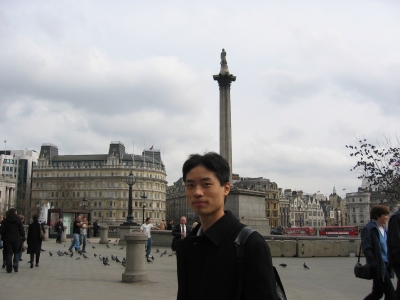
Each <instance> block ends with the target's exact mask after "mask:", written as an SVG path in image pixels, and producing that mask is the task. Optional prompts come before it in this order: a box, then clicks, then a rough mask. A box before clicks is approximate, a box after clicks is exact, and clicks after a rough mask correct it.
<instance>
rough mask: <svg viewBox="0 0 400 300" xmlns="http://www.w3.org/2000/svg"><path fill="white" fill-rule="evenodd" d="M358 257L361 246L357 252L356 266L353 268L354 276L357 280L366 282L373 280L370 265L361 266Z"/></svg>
mask: <svg viewBox="0 0 400 300" xmlns="http://www.w3.org/2000/svg"><path fill="white" fill-rule="evenodd" d="M360 256H361V245H360V251H358V260H357V263H356V265H355V266H354V275H355V276H356V277H357V278H361V279H367V280H371V279H373V274H372V272H371V265H370V264H368V263H367V264H365V265H362V264H361V263H360Z"/></svg>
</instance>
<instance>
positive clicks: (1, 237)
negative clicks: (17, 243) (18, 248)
mask: <svg viewBox="0 0 400 300" xmlns="http://www.w3.org/2000/svg"><path fill="white" fill-rule="evenodd" d="M7 213H8V211H6V212H5V214H4V218H3V216H1V222H0V239H1V244H2V248H3V265H2V266H1V267H2V268H3V269H4V268H5V267H6V265H7V248H6V242H5V237H4V236H2V235H1V231H2V230H1V228H2V227H3V226H4V225H3V224H4V220H5V219H6V217H7Z"/></svg>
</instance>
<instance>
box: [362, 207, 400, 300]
mask: <svg viewBox="0 0 400 300" xmlns="http://www.w3.org/2000/svg"><path fill="white" fill-rule="evenodd" d="M389 212H390V211H389V209H388V208H387V206H385V205H374V206H372V208H371V211H370V221H369V222H368V223H367V225H365V227H364V229H363V231H362V233H361V246H362V249H363V252H364V255H365V258H366V260H367V263H368V264H370V266H371V269H372V272H373V274H374V278H373V281H372V292H371V293H370V294H369V295H368V296H366V297H365V298H364V300H374V299H376V300H378V299H381V298H382V296H383V294H385V299H387V300H392V299H394V297H395V294H394V288H393V284H392V281H391V280H390V278H393V271H391V269H390V266H389V260H388V251H387V233H386V228H385V225H384V224H385V223H386V222H387V220H388V219H389Z"/></svg>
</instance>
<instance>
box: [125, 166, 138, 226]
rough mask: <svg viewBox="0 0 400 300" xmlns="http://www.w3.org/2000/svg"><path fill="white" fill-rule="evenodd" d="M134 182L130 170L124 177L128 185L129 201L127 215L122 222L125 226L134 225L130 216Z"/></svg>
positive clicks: (134, 179)
mask: <svg viewBox="0 0 400 300" xmlns="http://www.w3.org/2000/svg"><path fill="white" fill-rule="evenodd" d="M135 182H136V178H135V176H133V174H132V171H131V172H130V173H129V175H128V176H127V177H126V183H127V184H128V185H129V202H128V216H127V217H126V221H125V222H124V223H123V225H125V226H129V225H136V222H133V216H132V185H134V184H135Z"/></svg>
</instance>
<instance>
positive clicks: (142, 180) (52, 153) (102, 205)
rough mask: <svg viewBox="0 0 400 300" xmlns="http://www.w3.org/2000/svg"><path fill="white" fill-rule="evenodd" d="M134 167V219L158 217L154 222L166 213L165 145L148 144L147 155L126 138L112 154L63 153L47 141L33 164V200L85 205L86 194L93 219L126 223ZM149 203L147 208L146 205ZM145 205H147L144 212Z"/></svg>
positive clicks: (56, 204) (111, 149)
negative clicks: (130, 147) (130, 148)
mask: <svg viewBox="0 0 400 300" xmlns="http://www.w3.org/2000/svg"><path fill="white" fill-rule="evenodd" d="M131 171H132V173H133V175H134V176H135V178H136V183H135V184H134V185H133V186H132V190H133V191H132V199H133V205H132V206H133V216H134V221H136V222H138V223H141V222H142V218H143V217H150V218H152V222H153V223H154V224H156V223H160V222H161V220H162V219H165V209H166V206H165V200H166V187H167V181H166V171H165V166H164V164H163V162H162V160H161V154H160V151H159V150H153V149H152V148H151V149H147V150H144V151H143V152H142V155H136V154H128V153H126V152H125V146H124V144H123V143H121V142H111V144H110V147H109V151H108V153H107V154H92V155H59V154H58V148H57V146H55V145H52V144H43V145H42V147H41V150H40V155H39V159H38V164H37V166H35V167H34V168H33V183H32V204H31V209H32V210H33V211H35V210H36V203H39V204H41V205H43V204H47V203H50V206H51V208H63V209H73V208H80V206H81V203H82V199H83V198H86V200H87V207H85V208H87V209H90V210H91V212H92V219H99V220H100V221H101V222H102V223H103V224H104V223H105V224H114V225H116V224H118V225H119V224H120V223H122V222H124V221H125V220H126V217H127V213H128V200H129V199H128V197H129V186H128V184H127V183H126V177H127V176H128V175H129V173H130V172H131ZM143 206H145V208H144V209H143ZM143 211H145V213H144V216H143Z"/></svg>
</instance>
